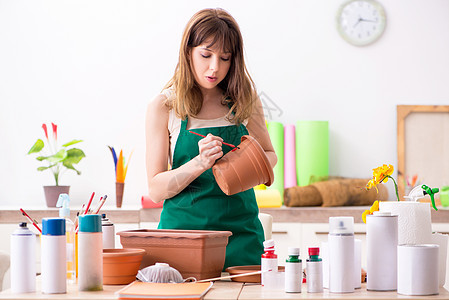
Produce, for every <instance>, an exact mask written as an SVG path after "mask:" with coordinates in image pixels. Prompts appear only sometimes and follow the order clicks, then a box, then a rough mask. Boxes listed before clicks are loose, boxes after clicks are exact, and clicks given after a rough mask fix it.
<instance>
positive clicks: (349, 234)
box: [329, 217, 355, 293]
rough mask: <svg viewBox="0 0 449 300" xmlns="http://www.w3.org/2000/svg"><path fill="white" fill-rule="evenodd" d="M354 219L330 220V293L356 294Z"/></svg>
mask: <svg viewBox="0 0 449 300" xmlns="http://www.w3.org/2000/svg"><path fill="white" fill-rule="evenodd" d="M354 247H355V246H354V218H353V217H330V218H329V292H331V293H353V292H354V277H355V275H354Z"/></svg>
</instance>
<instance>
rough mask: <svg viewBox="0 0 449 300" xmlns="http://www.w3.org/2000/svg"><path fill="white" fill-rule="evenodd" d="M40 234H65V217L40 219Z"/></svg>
mask: <svg viewBox="0 0 449 300" xmlns="http://www.w3.org/2000/svg"><path fill="white" fill-rule="evenodd" d="M42 235H65V219H63V218H44V219H42Z"/></svg>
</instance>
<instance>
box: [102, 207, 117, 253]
mask: <svg viewBox="0 0 449 300" xmlns="http://www.w3.org/2000/svg"><path fill="white" fill-rule="evenodd" d="M101 230H102V231H103V249H114V248H115V228H114V224H112V222H111V221H110V220H109V219H108V218H106V214H102V215H101Z"/></svg>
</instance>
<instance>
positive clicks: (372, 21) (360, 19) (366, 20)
mask: <svg viewBox="0 0 449 300" xmlns="http://www.w3.org/2000/svg"><path fill="white" fill-rule="evenodd" d="M360 22H371V23H377V21H375V20H369V19H364V18H362V17H359V19H358V20H357V22H355V24H354V25H353V26H352V27H353V28H355V27H356V26H357V25H358V24H359V23H360Z"/></svg>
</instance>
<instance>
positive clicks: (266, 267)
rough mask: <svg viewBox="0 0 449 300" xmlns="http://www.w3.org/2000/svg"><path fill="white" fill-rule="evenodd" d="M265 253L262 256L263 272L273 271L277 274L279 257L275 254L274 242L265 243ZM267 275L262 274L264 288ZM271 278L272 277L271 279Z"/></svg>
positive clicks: (265, 273)
mask: <svg viewBox="0 0 449 300" xmlns="http://www.w3.org/2000/svg"><path fill="white" fill-rule="evenodd" d="M263 246H264V251H265V253H264V254H262V258H261V266H260V269H261V271H271V272H277V271H278V257H277V255H276V254H275V253H274V240H268V241H265V242H263ZM267 273H269V272H264V273H262V274H261V276H260V278H261V284H262V286H264V284H265V279H266V278H267ZM270 278H271V277H270Z"/></svg>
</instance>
